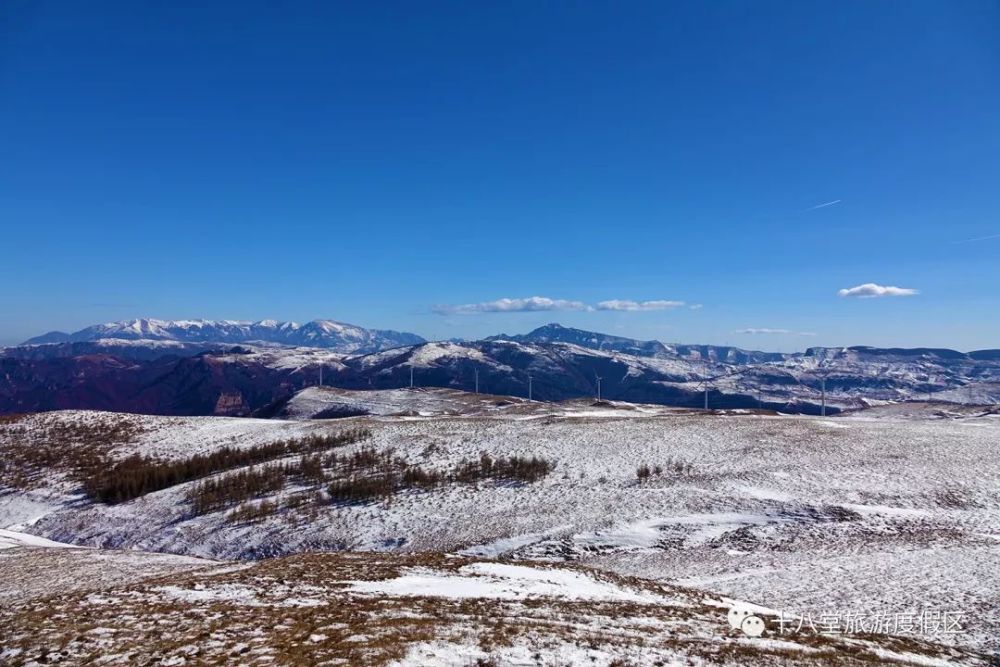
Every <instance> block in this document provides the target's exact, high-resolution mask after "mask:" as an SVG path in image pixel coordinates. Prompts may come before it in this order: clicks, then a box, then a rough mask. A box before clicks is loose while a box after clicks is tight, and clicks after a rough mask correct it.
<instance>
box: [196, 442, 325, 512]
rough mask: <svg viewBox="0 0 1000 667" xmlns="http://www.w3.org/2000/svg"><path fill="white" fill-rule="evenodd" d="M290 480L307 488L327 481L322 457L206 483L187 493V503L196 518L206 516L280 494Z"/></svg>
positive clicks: (266, 467)
mask: <svg viewBox="0 0 1000 667" xmlns="http://www.w3.org/2000/svg"><path fill="white" fill-rule="evenodd" d="M290 478H291V479H297V480H298V481H300V482H302V483H303V484H306V485H318V484H322V483H324V482H326V481H327V480H328V479H329V477H328V475H327V473H326V471H325V470H324V469H323V459H322V457H321V456H320V455H319V454H312V455H309V454H307V455H303V456H301V457H299V458H298V459H296V460H294V461H289V462H287V463H271V464H268V465H265V466H261V467H258V468H249V469H247V470H240V471H238V472H234V473H229V474H227V475H220V476H218V477H212V478H210V479H206V480H205V481H203V482H200V483H199V484H197V485H195V486H194V487H193V488H192V489H191V490H190V491H188V494H187V499H188V501H189V502H190V503H191V508H192V510H193V511H194V513H195V514H207V513H209V512H214V511H216V510H220V509H223V508H225V507H229V506H231V505H235V504H237V503H241V502H244V501H246V500H250V499H251V498H259V497H261V496H265V495H268V494H271V493H276V492H278V491H281V490H282V489H284V488H285V485H286V484H287V482H288V480H289V479H290ZM307 497H308V496H307Z"/></svg>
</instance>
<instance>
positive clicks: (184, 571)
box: [0, 547, 986, 667]
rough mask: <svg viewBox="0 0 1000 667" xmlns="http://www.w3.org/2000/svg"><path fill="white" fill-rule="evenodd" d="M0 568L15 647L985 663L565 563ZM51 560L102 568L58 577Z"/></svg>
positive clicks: (111, 656)
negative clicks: (745, 615) (51, 578)
mask: <svg viewBox="0 0 1000 667" xmlns="http://www.w3.org/2000/svg"><path fill="white" fill-rule="evenodd" d="M54 552H58V554H55V553H54ZM56 555H58V556H59V557H60V560H59V561H57V560H56V559H55V556H56ZM98 558H99V559H101V561H104V562H99V563H95V559H98ZM168 559H173V560H174V561H176V562H172V563H167V564H165V563H163V561H164V560H168ZM142 561H147V563H146V564H147V567H148V569H147V574H146V576H145V577H142V576H137V574H138V572H139V570H138V568H136V567H135V566H136V565H138V564H140V563H141V562H142ZM0 568H2V569H3V571H4V572H5V573H11V572H19V573H29V574H30V573H35V574H34V576H33V577H32V576H29V583H28V584H27V585H22V586H21V595H20V597H19V598H17V599H8V600H6V604H5V605H3V606H2V607H0V661H2V662H3V663H4V664H12V665H34V664H41V663H52V662H56V663H61V664H91V663H98V664H110V665H133V664H157V665H185V664H240V665H268V664H279V665H306V664H308V665H313V664H343V665H414V666H421V667H425V666H437V667H445V666H449V667H450V666H454V667H459V666H466V665H484V664H485V665H543V666H545V665H551V666H553V667H555V666H556V665H580V664H588V665H596V666H598V667H617V666H619V665H666V664H671V665H754V664H760V665H829V664H838V665H870V664H872V663H873V662H886V663H890V664H897V665H919V666H928V665H930V666H935V667H943V666H945V665H983V664H986V658H985V657H984V656H982V655H980V654H976V653H974V652H971V651H965V650H962V649H956V648H949V647H944V646H940V645H936V644H932V643H928V642H924V641H919V640H916V639H913V638H903V637H889V636H865V637H857V638H854V637H845V636H834V635H824V634H820V633H815V632H808V631H805V632H798V631H796V632H793V631H791V630H790V629H789V630H788V631H787V632H785V631H781V630H780V627H779V626H777V625H775V618H774V617H773V616H772V615H770V614H769V612H768V610H764V609H760V608H756V607H752V608H750V609H752V610H753V612H754V613H755V614H759V616H757V618H760V619H766V623H767V624H768V626H769V627H770V628H772V631H773V632H775V633H776V636H775V637H765V638H751V637H748V636H746V635H744V634H743V633H742V631H741V630H739V629H735V628H733V627H731V625H730V624H729V622H728V618H729V617H730V615H731V614H730V607H731V603H732V601H731V600H723V599H717V598H713V597H711V596H706V595H705V594H703V593H701V592H699V591H695V590H689V589H685V588H679V587H676V586H670V585H665V584H657V583H654V582H650V581H646V580H641V579H634V578H626V577H620V576H616V575H611V574H607V573H601V572H597V571H593V570H589V569H586V568H579V567H575V566H539V565H537V564H531V565H512V564H506V563H497V562H492V561H483V560H479V559H470V558H457V557H454V556H448V555H442V554H411V555H405V554H402V555H400V554H384V553H381V554H380V553H369V554H351V553H346V554H309V555H298V556H290V557H284V558H278V559H270V560H264V561H256V562H252V563H247V564H244V565H241V566H232V565H225V564H218V563H212V562H206V561H198V560H197V559H182V558H179V557H169V556H162V555H158V554H148V553H142V552H137V553H126V552H103V551H95V550H83V549H44V548H38V547H22V548H18V549H15V550H11V551H10V552H7V554H5V556H4V557H3V558H2V559H0ZM53 571H59V572H60V573H66V572H71V571H76V572H79V573H81V574H84V575H91V574H93V573H95V572H100V573H101V574H102V575H103V578H102V579H95V578H92V577H90V576H88V577H85V578H81V579H79V580H78V583H76V585H71V586H69V587H67V588H66V590H62V591H60V592H59V593H58V594H55V595H53V594H51V591H52V589H53V587H52V585H51V584H45V583H43V581H44V575H43V573H46V572H53ZM762 622H764V621H763V620H762ZM778 632H780V633H781V634H780V635H778V634H777V633H778Z"/></svg>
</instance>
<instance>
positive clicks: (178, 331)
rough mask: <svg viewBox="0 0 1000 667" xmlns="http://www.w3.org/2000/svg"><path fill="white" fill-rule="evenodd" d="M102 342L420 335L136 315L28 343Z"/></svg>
mask: <svg viewBox="0 0 1000 667" xmlns="http://www.w3.org/2000/svg"><path fill="white" fill-rule="evenodd" d="M101 340H128V341H171V342H177V343H211V344H238V343H272V344H276V345H284V346H290V347H322V348H328V349H332V350H336V351H338V352H345V353H363V352H377V351H379V350H384V349H388V348H391V347H399V346H401V345H417V344H419V343H423V342H424V339H423V338H421V337H420V336H418V335H416V334H411V333H406V332H400V331H391V330H387V329H365V328H364V327H359V326H355V325H353V324H344V323H343V322H335V321H334V320H313V321H312V322H307V323H305V324H298V323H297V322H279V321H278V320H260V321H259V322H249V321H242V320H156V319H135V320H123V321H121V322H109V323H107V324H95V325H93V326H89V327H87V328H85V329H81V330H80V331H77V332H75V333H63V332H61V331H52V332H49V333H47V334H44V335H42V336H38V337H36V338H32V339H30V340H27V341H25V342H24V345H44V344H52V343H80V342H95V341H101Z"/></svg>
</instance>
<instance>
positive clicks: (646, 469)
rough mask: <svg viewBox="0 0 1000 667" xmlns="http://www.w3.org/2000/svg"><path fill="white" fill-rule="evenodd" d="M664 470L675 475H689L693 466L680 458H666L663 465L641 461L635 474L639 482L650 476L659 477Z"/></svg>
mask: <svg viewBox="0 0 1000 667" xmlns="http://www.w3.org/2000/svg"><path fill="white" fill-rule="evenodd" d="M665 472H671V473H673V474H675V475H690V474H691V473H693V472H694V466H692V465H691V464H690V463H687V462H685V461H681V460H680V459H667V461H666V463H665V464H663V465H661V464H659V463H657V464H655V465H649V464H646V463H643V464H642V465H641V466H639V467H638V468H636V471H635V476H636V478H637V479H638V480H639V481H640V482H645V481H646V480H648V479H650V478H651V477H660V476H661V475H663V473H665Z"/></svg>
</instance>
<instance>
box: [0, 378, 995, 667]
mask: <svg viewBox="0 0 1000 667" xmlns="http://www.w3.org/2000/svg"><path fill="white" fill-rule="evenodd" d="M331 406H336V407H338V409H347V408H353V409H358V406H361V407H362V408H364V409H365V411H366V412H368V413H369V414H366V415H364V416H358V417H349V418H342V419H337V420H325V419H318V420H317V419H311V420H310V419H303V418H302V417H311V416H314V415H315V414H316V413H319V412H323V411H324V410H327V409H329V408H330V407H331ZM344 406H346V407H344ZM286 410H287V415H286V418H282V419H272V420H263V419H239V418H228V417H153V416H139V415H123V414H117V413H99V412H86V411H63V412H52V413H44V414H36V415H27V416H21V417H10V418H4V420H3V422H2V423H0V455H2V461H3V465H4V467H3V469H2V475H3V477H2V478H0V479H2V482H3V485H4V486H3V490H2V492H0V528H3V529H5V530H4V531H3V532H0V547H3V548H2V549H0V571H2V572H3V577H2V580H3V582H4V583H3V584H2V585H0V597H2V598H3V599H4V600H5V601H7V602H6V604H7V606H6V607H5V608H4V610H3V611H2V612H0V616H2V618H0V628H2V629H0V662H3V661H6V662H11V663H12V664H28V663H30V662H31V661H32V660H38V659H39V655H40V653H41V652H42V651H45V652H47V653H49V654H58V655H60V656H62V658H63V659H65V660H69V661H70V662H74V661H79V662H83V661H85V659H92V658H94V657H95V656H98V655H102V656H106V657H108V660H107V662H110V663H121V664H125V663H133V662H139V663H141V662H143V659H140V658H143V656H145V657H146V658H148V660H146V662H147V663H148V664H185V662H186V663H189V664H190V663H199V662H211V661H216V662H218V661H220V660H223V659H224V658H225V656H231V657H230V658H229V659H230V660H235V661H236V662H239V663H241V664H265V663H266V662H270V663H272V664H273V663H274V662H277V663H278V664H300V663H301V662H302V661H303V660H305V659H306V658H305V657H304V656H311V658H310V661H312V662H314V663H319V662H322V661H324V660H328V661H330V662H331V664H335V663H336V661H337V660H339V661H340V662H341V664H390V663H391V664H408V665H424V664H428V665H466V664H476V661H477V660H481V661H483V662H481V663H480V664H504V665H506V664H511V665H519V664H545V665H561V664H598V665H611V664H618V665H621V664H639V665H645V664H695V665H698V664H733V665H755V664H761V665H765V664H766V665H772V664H870V663H872V662H885V663H889V664H916V665H949V664H982V665H989V664H995V660H996V658H997V656H998V655H1000V615H998V613H997V612H998V610H1000V576H998V573H1000V457H998V456H997V447H998V446H1000V445H998V443H1000V416H998V415H996V414H995V413H994V412H992V411H990V410H984V409H973V408H968V407H966V408H958V407H956V406H950V407H949V406H946V405H936V404H908V407H906V409H903V407H902V406H895V407H894V406H881V407H876V408H872V409H870V410H867V411H859V412H854V413H850V414H845V415H840V416H836V417H827V418H818V417H805V416H782V415H775V414H773V413H765V412H763V411H748V410H732V411H718V412H716V413H714V414H711V413H698V412H695V411H692V410H679V409H669V408H664V407H661V406H633V405H625V404H617V403H593V402H583V401H576V402H570V403H566V404H549V403H538V402H533V401H524V400H514V399H509V400H505V401H499V400H496V397H483V396H481V395H463V394H462V393H461V392H429V391H420V390H412V391H411V390H405V389H401V390H393V392H345V391H342V390H336V391H335V390H322V389H318V390H309V391H308V392H307V393H303V394H300V395H298V396H296V398H295V399H293V401H291V402H289V404H288V405H287V406H286ZM287 417H291V418H287ZM345 432H352V433H357V434H358V436H357V437H358V438H359V439H358V440H357V441H356V442H352V443H350V444H340V445H339V446H336V447H334V448H333V449H331V451H332V452H334V453H336V457H334V458H332V459H326V458H323V462H322V465H323V466H325V468H324V470H323V471H321V472H320V473H316V472H314V473H313V474H312V476H311V477H306V476H295V475H292V474H289V476H288V478H287V481H286V482H285V483H283V484H281V485H278V486H277V487H273V488H272V487H268V488H265V489H262V490H258V491H257V492H255V493H254V495H253V496H252V497H251V498H249V499H244V500H240V501H238V502H234V503H230V504H222V505H220V506H219V507H214V506H212V507H209V509H208V510H205V509H202V510H201V511H196V510H195V505H194V504H193V503H194V500H193V499H194V498H195V496H196V495H197V493H195V492H196V491H198V489H202V490H204V488H205V487H204V485H205V484H206V483H207V482H208V481H211V480H216V481H219V480H225V479H226V478H232V476H233V475H236V474H238V473H241V472H247V471H260V470H262V469H264V468H268V467H273V466H276V465H279V464H280V465H285V464H289V465H290V464H292V463H294V462H296V461H301V460H302V459H304V458H307V457H308V455H306V454H301V453H299V450H295V453H287V452H286V454H285V455H283V458H278V459H274V460H268V461H266V462H260V461H256V462H253V463H251V464H249V465H246V466H244V467H241V468H236V467H230V468H227V469H226V470H225V471H219V472H213V473H211V474H210V475H209V476H207V477H206V476H201V477H198V478H197V479H193V480H192V481H183V480H182V481H181V482H180V483H176V484H171V485H167V486H165V487H164V488H161V489H160V490H154V491H152V492H149V493H145V494H143V495H140V496H139V497H135V498H132V499H128V500H126V501H124V502H117V503H115V504H106V503H104V502H98V501H96V500H93V499H92V498H91V497H88V495H86V493H84V489H83V484H84V483H85V481H86V479H85V474H84V471H86V470H90V474H93V460H92V457H88V456H86V455H85V452H90V451H99V452H100V454H101V456H102V457H103V458H102V459H100V461H101V462H102V465H104V466H106V467H107V466H113V465H114V464H115V463H116V462H117V463H120V462H122V461H124V460H126V459H127V458H128V457H129V456H132V455H136V454H138V455H142V456H145V457H149V458H150V461H152V462H156V463H157V464H164V465H165V464H167V463H169V462H174V463H178V462H183V461H189V460H191V457H193V456H195V455H203V456H205V455H210V454H212V453H213V452H215V453H218V452H220V451H221V450H223V448H229V450H241V451H246V452H248V453H250V452H255V451H259V450H260V449H261V448H262V447H263V446H267V445H269V444H271V443H275V442H279V441H286V442H290V443H296V442H314V443H315V442H319V443H322V442H326V441H325V440H323V439H322V437H323V436H333V435H336V434H342V433H345ZM311 436H316V437H315V438H313V439H312V440H309V438H310V437H311ZM311 446H315V447H319V445H311ZM289 451H291V450H289ZM310 451H312V450H310ZM390 452H391V453H390ZM375 453H377V454H379V455H382V454H385V455H386V456H385V457H384V458H380V459H378V460H379V461H381V462H382V463H379V464H378V465H385V466H389V465H392V466H396V467H397V468H398V469H399V470H402V471H406V470H409V471H413V470H420V471H421V473H422V474H424V473H426V474H428V475H434V474H436V475H437V477H434V479H435V480H436V481H435V482H434V483H426V484H424V485H421V483H414V484H413V485H410V486H401V487H400V488H399V489H398V490H397V492H395V493H391V494H386V495H384V496H378V497H371V498H366V499H362V500H349V501H345V500H343V499H339V500H338V497H337V496H336V495H335V493H336V491H335V489H334V487H335V486H336V484H337V479H338V478H337V475H338V474H342V472H341V473H338V472H337V470H343V466H345V465H355V466H357V465H361V464H359V463H357V462H358V461H362V460H365V457H366V456H367V457H368V458H372V457H373V456H374V455H375ZM483 453H486V454H487V455H488V456H487V457H486V458H487V459H488V460H490V461H497V462H502V461H504V460H511V461H513V460H515V459H517V460H519V461H527V460H529V459H532V458H534V459H539V460H544V461H547V462H549V463H550V464H552V466H553V467H551V469H546V470H545V472H546V473H547V474H541V475H540V476H537V477H531V478H527V477H526V478H521V479H512V478H501V477H499V476H490V475H488V474H484V475H480V476H472V477H469V476H468V475H466V476H463V474H461V473H460V472H456V471H462V470H467V469H468V466H469V465H470V464H472V463H474V462H476V461H481V460H483ZM322 454H323V456H324V457H325V456H327V454H328V452H326V451H325V450H324V451H323V452H322ZM248 455H249V454H248ZM337 457H339V458H337ZM352 457H354V458H352ZM372 460H374V459H372ZM351 461H354V463H350V462H351ZM317 465H319V464H317ZM479 465H481V464H479ZM87 466H90V467H89V468H88V467H87ZM337 466H341V468H338V467H337ZM463 466H464V467H463ZM302 468H303V470H304V469H305V466H304V465H303V466H302ZM358 469H359V468H351V470H358ZM373 469H374V468H373ZM352 474H354V473H352ZM379 474H382V473H379ZM414 478H415V479H424V478H422V477H421V478H417V477H414ZM242 510H254V511H242ZM147 567H148V571H146V572H145V574H144V568H147ZM74 573H80V575H81V576H80V577H77V576H74ZM88 573H95V574H93V575H91V574H88ZM733 601H740V603H741V604H743V603H745V604H750V605H755V606H754V607H753V609H755V610H758V611H756V612H755V613H758V614H760V615H761V616H762V617H763V618H765V620H766V622H767V624H768V631H767V632H766V633H765V635H764V637H760V638H756V637H750V636H748V635H746V634H744V633H743V632H741V631H738V630H733V629H732V628H731V627H730V626H729V625H728V624H727V622H726V611H727V609H728V608H729V606H730V605H731V604H733ZM775 614H781V615H782V616H783V617H784V619H785V620H786V621H787V620H788V619H795V625H796V626H797V627H795V631H794V632H791V631H788V632H786V631H785V630H786V628H785V626H784V624H783V623H780V622H778V620H776V619H777V618H779V617H776V616H775ZM834 617H836V619H837V620H838V623H839V625H837V627H836V628H833V626H831V618H834ZM929 618H930V619H937V623H936V625H933V626H932V625H930V624H928V623H927V619H929ZM57 619H63V620H61V621H60V620H57ZM65 619H72V620H71V621H66V620H65ZM851 619H854V621H853V622H854V623H855V625H851V623H852V621H851ZM888 619H892V620H893V621H894V625H892V627H891V628H890V627H889V626H888V625H885V623H886V622H887V621H888ZM900 619H906V620H907V622H908V623H909V625H904V626H901V625H899V620H900ZM914 619H919V624H918V626H914V625H913V623H915V622H917V621H915V620H914ZM876 621H878V622H879V623H882V624H881V625H877V624H876ZM845 623H846V624H847V625H844V624H845ZM824 628H825V629H826V631H824ZM914 628H916V629H914ZM153 636H156V637H158V639H157V641H155V642H153V643H154V644H155V645H156V652H155V659H153V658H151V657H149V655H150V654H147V653H143V642H144V641H147V643H148V642H149V641H150V640H149V638H150V637H153ZM144 637H145V638H146V639H145V640H144V639H143V638H144ZM147 648H148V646H147ZM88 656H89V657H88ZM490 660H492V661H493V662H492V663H491V662H488V661H490ZM615 661H618V662H615ZM991 661H994V662H991Z"/></svg>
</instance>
